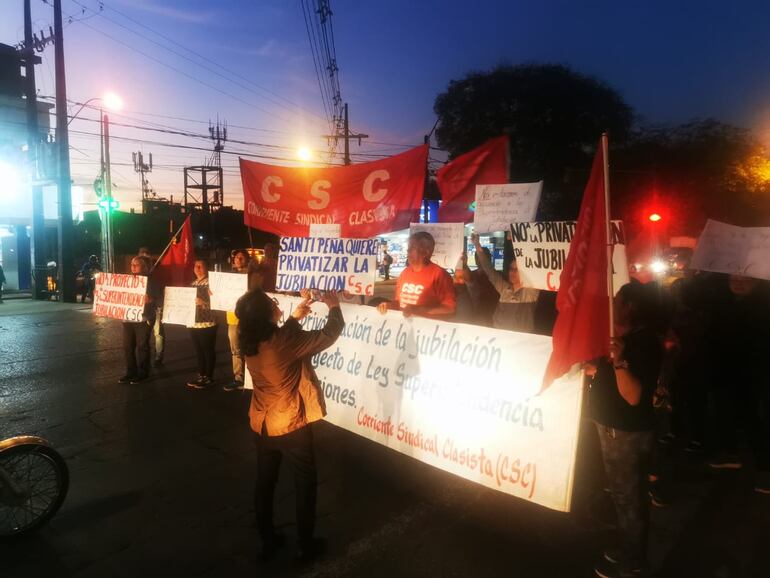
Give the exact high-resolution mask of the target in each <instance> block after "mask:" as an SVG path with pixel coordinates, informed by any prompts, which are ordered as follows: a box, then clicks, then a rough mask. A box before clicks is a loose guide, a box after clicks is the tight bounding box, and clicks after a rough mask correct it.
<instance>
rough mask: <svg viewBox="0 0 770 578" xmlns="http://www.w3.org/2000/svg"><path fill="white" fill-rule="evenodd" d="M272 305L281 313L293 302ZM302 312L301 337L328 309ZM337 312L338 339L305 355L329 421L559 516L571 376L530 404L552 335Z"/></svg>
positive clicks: (347, 308) (576, 381) (570, 421)
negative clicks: (340, 318)
mask: <svg viewBox="0 0 770 578" xmlns="http://www.w3.org/2000/svg"><path fill="white" fill-rule="evenodd" d="M274 297H276V298H277V299H278V300H279V302H280V306H281V309H282V310H283V312H284V315H289V314H290V313H291V310H292V308H293V307H295V306H296V304H297V303H299V298H296V297H287V296H284V295H274ZM312 307H313V313H312V314H311V315H309V316H308V317H307V318H306V319H305V320H304V321H303V326H304V328H305V329H317V328H321V327H323V325H324V323H325V321H326V312H327V309H326V306H325V305H323V304H318V303H316V304H313V306H312ZM342 311H343V314H344V316H345V321H346V325H345V330H344V332H343V334H342V336H341V337H340V338H339V339H338V340H337V342H336V343H335V344H334V345H332V346H331V347H329V348H328V349H327V350H326V351H324V352H322V353H319V354H317V355H315V356H314V357H313V358H312V362H313V365H314V366H315V368H316V372H317V373H318V377H319V379H320V380H321V387H322V389H323V392H324V395H325V398H326V404H327V409H328V412H329V413H328V416H327V418H326V419H327V420H328V421H329V422H331V423H333V424H335V425H338V426H340V427H342V428H345V429H347V430H349V431H351V432H354V433H356V434H358V435H362V436H364V437H366V438H368V439H371V440H373V441H376V442H378V443H381V444H383V445H385V446H388V447H390V448H392V449H395V450H397V451H399V452H401V453H404V454H406V455H408V456H411V457H413V458H415V459H418V460H421V461H423V462H425V463H428V464H431V465H433V466H435V467H437V468H440V469H442V470H445V471H447V472H451V473H453V474H456V475H458V476H461V477H463V478H465V479H467V480H471V481H473V482H476V483H479V484H482V485H484V486H486V487H488V488H492V489H495V490H499V491H501V492H505V493H507V494H511V495H513V496H517V497H519V498H523V499H525V500H529V501H532V502H535V503H537V504H541V505H543V506H546V507H548V508H552V509H555V510H560V511H569V509H570V501H571V496H572V484H573V479H574V469H575V451H576V447H577V437H578V425H579V422H580V407H581V396H582V387H581V375H579V374H578V375H571V376H565V377H564V378H562V379H560V380H558V381H557V382H556V383H555V384H554V385H552V386H551V387H550V388H548V389H547V390H546V391H545V392H544V393H543V394H541V395H537V392H538V391H539V389H540V384H541V382H542V379H543V374H544V372H545V367H546V364H547V363H548V358H549V356H550V353H551V338H550V337H544V336H540V335H529V334H525V333H515V332H512V331H502V330H498V329H491V328H486V327H478V326H473V325H463V324H458V323H447V322H442V321H432V320H430V319H423V318H418V317H413V318H409V319H406V318H404V317H403V315H402V314H401V313H400V312H395V311H391V312H388V313H387V314H386V315H384V316H383V315H381V314H380V313H378V312H377V310H376V309H374V308H371V307H366V306H362V305H348V304H343V305H342ZM246 385H247V387H252V386H251V383H250V375H249V372H248V371H247V372H246Z"/></svg>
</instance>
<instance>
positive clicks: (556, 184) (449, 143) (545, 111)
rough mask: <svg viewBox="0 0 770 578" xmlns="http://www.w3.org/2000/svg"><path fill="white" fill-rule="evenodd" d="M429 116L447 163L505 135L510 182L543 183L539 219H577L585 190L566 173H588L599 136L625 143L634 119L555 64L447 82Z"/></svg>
mask: <svg viewBox="0 0 770 578" xmlns="http://www.w3.org/2000/svg"><path fill="white" fill-rule="evenodd" d="M433 110H434V111H435V113H436V115H437V116H438V119H439V124H438V128H437V130H436V140H437V142H438V145H439V146H440V147H441V148H443V149H446V150H447V151H449V156H450V158H454V157H456V156H458V155H460V154H462V153H464V152H467V151H469V150H471V149H472V148H474V147H476V146H478V145H480V144H481V143H483V142H484V141H486V140H487V139H489V138H492V137H494V136H498V135H500V134H503V133H506V134H508V135H510V144H511V177H512V178H513V180H514V181H520V182H526V181H535V180H540V179H544V180H545V181H546V182H545V186H544V192H545V197H544V199H543V201H544V202H543V203H542V204H541V207H542V208H547V207H549V206H550V207H551V209H554V210H550V211H548V210H546V213H551V214H546V215H542V216H544V217H549V218H550V217H558V216H559V214H558V213H560V212H562V211H559V210H558V208H557V207H561V208H562V209H567V208H568V207H569V208H568V212H569V211H572V212H573V216H574V206H575V204H576V203H578V202H579V193H580V191H581V190H582V189H581V185H580V183H573V182H566V183H565V175H566V174H567V172H566V171H567V169H569V168H570V167H580V168H583V167H586V166H589V167H590V163H591V157H592V155H593V153H594V151H595V149H596V144H597V143H598V142H599V137H600V136H601V134H602V132H605V131H607V132H609V133H610V135H611V138H612V139H613V142H618V141H620V142H622V141H625V139H626V138H627V136H628V135H629V132H630V129H631V123H632V120H633V113H632V110H631V108H630V107H629V106H628V105H627V104H626V103H625V102H624V101H623V99H622V98H621V96H620V95H619V94H618V93H617V92H616V91H614V90H613V89H611V88H609V87H608V86H607V85H605V84H604V83H602V82H601V81H599V80H596V79H594V78H590V77H587V76H584V75H581V74H578V73H576V72H574V71H572V70H570V69H569V68H567V67H566V66H562V65H554V64H545V65H535V64H527V65H519V66H500V67H498V68H495V69H494V70H492V71H490V72H475V73H471V74H469V75H468V76H466V77H465V78H464V79H462V80H453V81H451V82H450V83H449V87H448V88H447V90H446V92H444V93H442V94H440V95H438V97H437V98H436V102H435V104H434V107H433ZM580 180H583V181H584V179H580ZM576 194H577V197H576ZM565 197H566V198H565ZM541 212H543V211H541Z"/></svg>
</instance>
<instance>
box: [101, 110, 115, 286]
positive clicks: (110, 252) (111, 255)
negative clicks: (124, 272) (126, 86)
mask: <svg viewBox="0 0 770 578" xmlns="http://www.w3.org/2000/svg"><path fill="white" fill-rule="evenodd" d="M102 130H103V132H104V145H103V146H104V194H105V196H106V197H107V203H106V204H107V209H106V213H107V215H106V219H105V220H104V223H105V225H106V226H107V227H106V229H107V235H106V238H107V263H105V266H106V267H107V271H109V272H110V273H114V272H115V268H114V267H115V263H114V261H115V247H114V245H113V239H112V213H113V206H112V169H111V168H110V117H109V116H108V115H106V114H103V115H102Z"/></svg>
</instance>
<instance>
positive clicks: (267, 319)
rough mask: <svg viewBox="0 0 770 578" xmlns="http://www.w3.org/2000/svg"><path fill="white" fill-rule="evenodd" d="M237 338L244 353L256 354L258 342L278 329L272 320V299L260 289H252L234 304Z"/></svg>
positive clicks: (268, 337)
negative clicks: (236, 319) (236, 318)
mask: <svg viewBox="0 0 770 578" xmlns="http://www.w3.org/2000/svg"><path fill="white" fill-rule="evenodd" d="M235 315H236V316H237V317H238V340H239V343H240V346H241V351H242V352H243V354H244V355H256V354H257V352H258V351H259V344H260V343H262V342H263V341H267V340H268V339H270V338H271V337H272V336H273V334H274V333H275V332H276V331H278V326H277V325H276V324H275V323H274V322H273V300H272V299H270V297H268V296H267V295H266V294H265V292H264V291H262V289H252V290H251V291H249V292H248V293H245V294H244V295H243V296H242V297H241V298H240V299H238V303H236V304H235Z"/></svg>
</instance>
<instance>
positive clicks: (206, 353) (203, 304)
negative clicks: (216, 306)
mask: <svg viewBox="0 0 770 578" xmlns="http://www.w3.org/2000/svg"><path fill="white" fill-rule="evenodd" d="M193 272H194V273H195V281H193V282H192V286H193V287H195V288H196V289H197V290H198V294H197V295H196V297H195V325H193V326H192V327H190V328H189V332H190V339H192V342H193V347H195V354H196V355H197V356H198V378H197V379H193V380H190V381H188V382H187V385H188V387H194V388H195V389H203V388H206V387H209V386H210V385H211V384H213V383H214V367H216V362H217V352H216V348H217V323H216V320H215V319H214V314H213V313H212V312H211V297H210V295H209V272H208V269H207V267H206V262H205V261H203V260H202V259H198V260H196V261H195V266H194V268H193Z"/></svg>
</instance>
